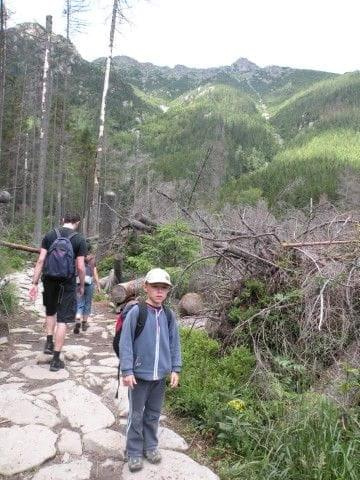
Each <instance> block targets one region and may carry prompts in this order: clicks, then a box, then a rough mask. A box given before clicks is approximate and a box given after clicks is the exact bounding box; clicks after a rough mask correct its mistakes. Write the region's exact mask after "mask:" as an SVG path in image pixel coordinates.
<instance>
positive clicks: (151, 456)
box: [144, 450, 161, 463]
mask: <svg viewBox="0 0 360 480" xmlns="http://www.w3.org/2000/svg"><path fill="white" fill-rule="evenodd" d="M144 456H145V458H146V460H147V461H148V462H150V463H160V462H161V453H160V452H159V450H147V451H146V452H144Z"/></svg>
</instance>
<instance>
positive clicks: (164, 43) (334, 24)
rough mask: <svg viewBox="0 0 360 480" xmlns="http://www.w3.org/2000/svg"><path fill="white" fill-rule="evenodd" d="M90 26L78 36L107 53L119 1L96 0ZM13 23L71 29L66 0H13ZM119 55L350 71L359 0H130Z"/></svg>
mask: <svg viewBox="0 0 360 480" xmlns="http://www.w3.org/2000/svg"><path fill="white" fill-rule="evenodd" d="M88 1H89V3H91V9H90V10H89V11H88V12H87V13H86V14H83V16H82V19H83V20H85V21H86V22H87V26H86V28H85V29H84V30H83V31H82V32H80V33H75V34H74V35H72V41H73V43H74V44H75V46H76V47H77V49H78V51H79V52H80V54H81V55H82V56H83V57H84V58H85V59H87V60H93V59H95V58H98V57H103V56H106V55H107V45H108V38H109V23H110V17H111V8H112V0H88ZM5 4H6V5H7V8H9V9H10V10H11V11H12V15H11V19H10V21H9V26H13V25H14V24H16V23H21V22H38V23H41V24H42V25H44V24H45V17H46V15H52V16H53V30H54V32H55V33H59V34H63V33H64V27H65V22H64V17H63V15H62V11H63V6H64V4H65V0H7V1H6V0H5ZM128 4H129V6H128V7H127V8H126V9H125V14H126V17H127V20H128V21H127V23H123V24H122V25H120V26H119V28H118V31H117V34H116V43H115V48H114V55H128V56H129V57H132V58H135V59H136V60H138V61H140V62H151V63H154V64H156V65H168V66H170V67H172V66H174V65H176V64H182V65H187V66H189V67H198V68H205V67H212V66H220V65H229V64H231V63H233V62H234V61H235V60H236V59H238V58H239V57H246V58H248V59H249V60H251V61H252V62H254V63H256V64H257V65H259V66H261V67H264V66H266V65H281V66H289V67H293V68H309V69H314V70H324V71H330V72H337V73H344V72H347V71H353V70H360V55H359V43H360V42H359V40H360V38H359V37H360V33H359V32H360V29H359V19H360V1H359V0H221V1H219V0H128Z"/></svg>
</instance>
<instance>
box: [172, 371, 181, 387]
mask: <svg viewBox="0 0 360 480" xmlns="http://www.w3.org/2000/svg"><path fill="white" fill-rule="evenodd" d="M178 385H179V374H178V373H176V372H171V376H170V387H171V388H176V387H177V386H178Z"/></svg>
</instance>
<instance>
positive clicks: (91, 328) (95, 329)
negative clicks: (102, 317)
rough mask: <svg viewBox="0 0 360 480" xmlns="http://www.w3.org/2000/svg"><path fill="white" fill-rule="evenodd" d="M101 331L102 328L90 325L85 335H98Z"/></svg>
mask: <svg viewBox="0 0 360 480" xmlns="http://www.w3.org/2000/svg"><path fill="white" fill-rule="evenodd" d="M103 331H104V329H103V327H99V326H97V325H91V324H90V326H89V328H88V331H87V333H100V332H103Z"/></svg>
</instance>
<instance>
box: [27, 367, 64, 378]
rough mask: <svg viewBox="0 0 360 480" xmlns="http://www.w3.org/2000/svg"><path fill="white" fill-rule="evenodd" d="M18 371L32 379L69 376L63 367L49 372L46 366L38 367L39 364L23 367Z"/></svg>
mask: <svg viewBox="0 0 360 480" xmlns="http://www.w3.org/2000/svg"><path fill="white" fill-rule="evenodd" d="M20 373H21V374H22V375H24V376H25V377H27V378H31V379H32V380H63V379H65V378H69V372H68V371H67V370H65V369H64V368H62V369H60V370H59V371H57V372H50V370H49V368H48V367H40V366H39V365H28V366H27V367H23V368H22V369H21V370H20Z"/></svg>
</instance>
